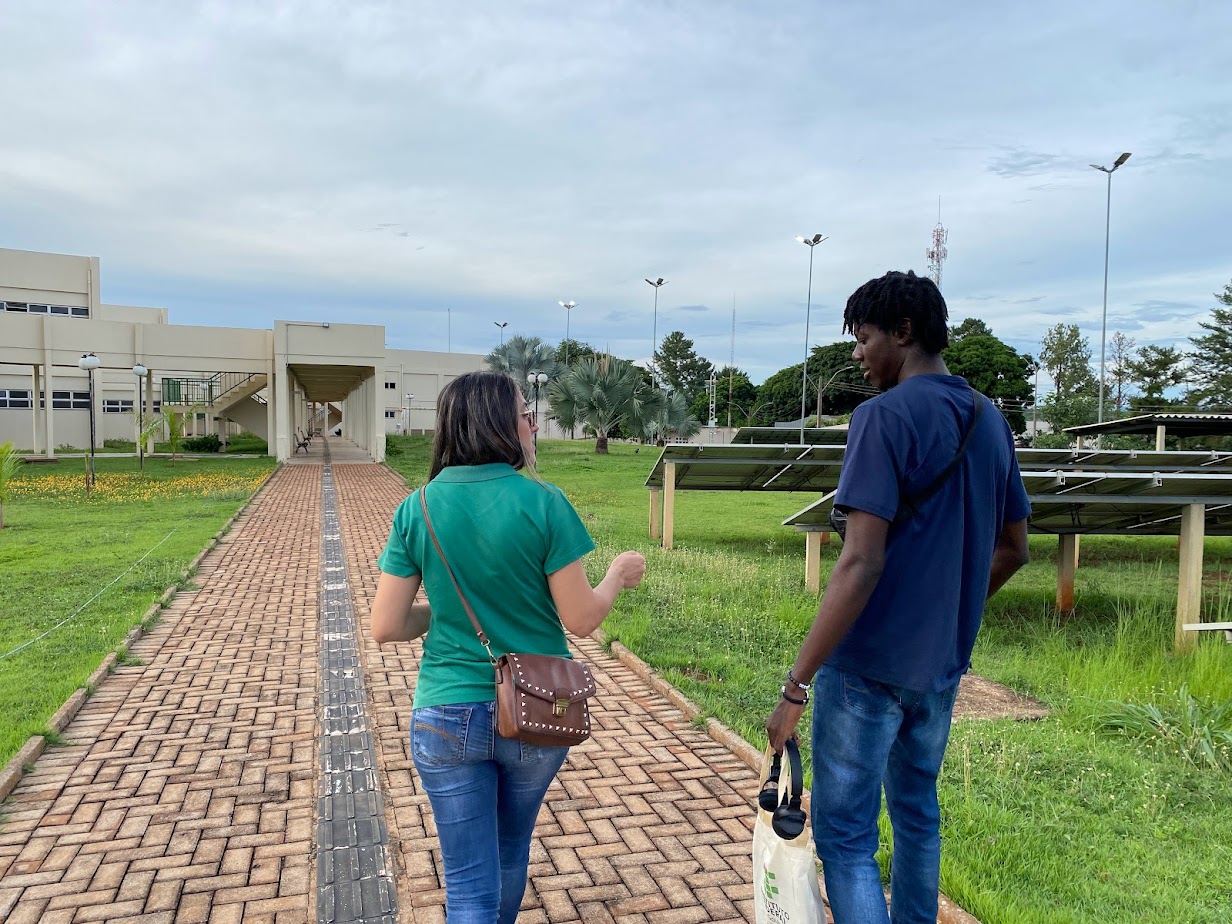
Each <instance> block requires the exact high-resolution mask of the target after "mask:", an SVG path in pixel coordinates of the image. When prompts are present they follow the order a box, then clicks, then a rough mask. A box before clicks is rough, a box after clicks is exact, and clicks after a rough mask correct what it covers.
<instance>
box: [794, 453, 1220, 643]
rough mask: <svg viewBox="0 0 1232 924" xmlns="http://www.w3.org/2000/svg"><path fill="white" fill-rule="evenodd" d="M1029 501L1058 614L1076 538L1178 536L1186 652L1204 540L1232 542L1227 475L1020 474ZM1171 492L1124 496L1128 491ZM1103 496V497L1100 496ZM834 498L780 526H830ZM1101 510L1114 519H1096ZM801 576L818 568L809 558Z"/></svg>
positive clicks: (1178, 631) (1180, 629) (1177, 639)
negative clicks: (1050, 541) (1045, 539)
mask: <svg viewBox="0 0 1232 924" xmlns="http://www.w3.org/2000/svg"><path fill="white" fill-rule="evenodd" d="M1022 477H1023V484H1024V486H1025V487H1026V488H1027V496H1028V499H1029V500H1030V501H1031V520H1030V526H1029V528H1030V529H1031V531H1032V532H1035V533H1043V534H1052V535H1056V536H1058V543H1059V546H1060V550H1059V552H1060V553H1059V555H1058V568H1057V608H1058V609H1059V610H1062V611H1066V610H1072V609H1073V572H1074V568H1075V567H1076V564H1077V543H1076V538H1077V537H1078V536H1082V535H1139V536H1141V535H1152V536H1159V535H1164V536H1171V535H1176V536H1179V537H1180V578H1179V580H1178V583H1177V615H1176V626H1175V634H1174V644H1175V647H1176V649H1177V651H1182V652H1183V651H1190V650H1192V649H1193V647H1194V645H1195V644H1196V641H1195V638H1194V636H1195V633H1194V632H1193V631H1192V630H1186V629H1185V628H1184V627H1185V626H1186V625H1193V624H1198V623H1200V621H1201V597H1202V590H1201V580H1202V577H1201V575H1202V551H1203V550H1202V546H1203V541H1204V539H1205V537H1206V536H1208V535H1211V536H1214V535H1220V536H1228V535H1232V473H1209V474H1194V473H1186V472H1179V473H1175V472H1152V473H1149V474H1147V473H1134V472H1125V471H1121V470H1117V471H1112V472H1090V471H1083V472H1073V471H1064V472H1024V473H1023V476H1022ZM1134 487H1137V488H1138V489H1139V490H1140V491H1145V492H1152V491H1156V490H1158V491H1160V492H1163V491H1167V492H1168V493H1136V494H1135V493H1126V490H1127V489H1129V488H1134ZM1101 489H1102V490H1101ZM833 506H834V494H833V493H830V494H827V495H826V496H825V497H822V498H821V499H820V500H818V501H815V502H814V503H812V504H809V505H808V506H807V507H805V508H804V509H803V510H800V511H799V512H797V513H795V514H793V515H792V516H790V517H788V518H787V519H786V520H784V521H783V525H784V526H793V527H795V528H796V529H799V530H802V531H806V532H807V531H810V530H812V531H817V530H821V529H823V528H824V527H826V526H828V524H829V517H830V510H831V509H832V508H833ZM1101 511H1109V512H1111V513H1112V514H1113V516H1112V518H1111V519H1097V515H1098V514H1099V513H1100V512H1101ZM810 553H811V549H809V550H806V561H805V575H806V580H807V579H808V575H809V574H811V573H812V571H813V570H814V569H815V567H816V563H814V562H813V561H812V560H811V558H808V557H807V555H808V554H810Z"/></svg>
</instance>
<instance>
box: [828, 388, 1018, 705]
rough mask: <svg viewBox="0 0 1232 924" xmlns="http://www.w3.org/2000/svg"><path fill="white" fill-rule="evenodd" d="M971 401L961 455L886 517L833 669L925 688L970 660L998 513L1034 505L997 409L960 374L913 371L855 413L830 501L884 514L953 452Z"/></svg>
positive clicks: (1001, 521) (1014, 515) (1014, 513)
mask: <svg viewBox="0 0 1232 924" xmlns="http://www.w3.org/2000/svg"><path fill="white" fill-rule="evenodd" d="M975 401H983V402H985V406H984V409H983V411H982V412H981V415H980V419H979V422H978V423H977V425H976V426H977V430H976V432H975V433H974V434H973V435H972V439H971V443H970V445H969V446H968V447H967V454H966V456H965V457H964V458H963V461H962V462H961V464H960V465H959V466H958V467H957V468H956V469H955V470H954V471H953V472H952V473H951V474H950V477H949V478H948V479H947V480H946V481H945V483H944V484H942V486H941V487H940V488H938V489H937V491H936V492H935V493H934V494H933V495H932V496H931V497H929V498H927V499H926V500H924V501H923V502H921V503H920V504H919V505H918V509H917V511H916V513H915V514H914V515H911V516H909V517H908V518H907V519H906V520H904V521H901V522H899V523H898V524H895V525H892V526H891V527H890V532H889V535H888V537H887V539H886V556H885V570H884V571H883V572H882V575H881V579H880V580H879V581H878V582H877V587H876V588H875V589H874V590H873V595H872V597H871V598H870V599H869V601H868V604H867V605H866V606H865V607H864V611H863V612H862V613H861V614H860V616H859V618H858V619H857V620H856V622H855V624H854V625H853V626H852V627H851V631H850V632H848V633H847V636H846V637H845V638H844V639H843V641H842V642H840V643H839V645H838V647H837V648H835V649H834V652H833V653H832V654H831V655H830V657H829V658H828V659H827V661H826V663H827V664H829V665H831V666H832V667H836V668H839V669H841V670H845V671H851V672H852V673H856V674H859V675H861V676H863V677H868V678H869V679H871V680H877V681H880V682H881V683H886V684H890V685H891V686H897V687H905V688H907V689H909V690H919V691H921V692H928V693H932V692H938V691H940V690H944V689H947V688H948V687H950V686H953V685H954V684H955V683H957V682H958V680H959V678H960V677H961V676H962V675H963V673H964V672H966V670H967V668H968V667H969V666H970V664H971V649H972V648H973V647H974V646H975V636H976V633H978V632H979V629H980V621H981V620H982V619H983V617H984V601H985V599H986V598H987V596H988V580H989V576H990V574H991V569H992V554H993V549H994V547H995V546H996V543H997V539H998V537H999V536H1000V535H1001V529H1002V527H1003V526H1004V525H1005V524H1006V523H1014V522H1017V521H1018V520H1025V519H1026V518H1027V517H1028V515H1029V514H1030V512H1031V506H1030V503H1029V502H1028V500H1027V492H1026V489H1025V488H1024V487H1023V483H1022V476H1021V475H1020V474H1019V471H1018V460H1017V459H1016V458H1015V456H1014V436H1013V433H1012V432H1011V431H1010V428H1009V424H1007V423H1006V421H1005V418H1004V417H1003V416H1002V415H1001V414H1000V412H999V411H998V410H997V409H996V408H995V407H993V406H992V403H991V402H990V401H988V399H987V398H985V397H984V396H983V395H981V394H979V393H977V392H975V391H973V390H972V389H971V388H970V386H968V385H967V383H966V381H964V380H963V379H961V378H959V377H958V376H951V375H915V376H911V377H910V378H908V379H905V380H904V381H903V382H901V383H900V384H898V385H896V386H894V387H893V388H891V389H890V390H889V391H887V392H885V393H883V394H880V395H878V396H877V397H876V398H873V399H871V400H869V401H866V402H864V403H863V404H861V405H860V406H859V407H857V408H856V410H855V413H854V414H852V416H851V427H850V431H849V433H848V438H847V453H846V455H845V457H844V458H843V471H842V474H841V475H840V477H839V485H838V493H837V494H836V496H835V499H834V501H835V506H838V507H844V508H847V509H855V510H862V511H864V512H866V513H871V514H874V515H876V516H879V517H881V518H882V519H884V520H889V521H891V523H893V521H894V518H895V516H896V515H897V514H898V511H899V505H900V501H901V500H902V498H905V497H908V496H910V495H912V494H915V493H916V492H918V491H921V490H923V489H925V488H926V487H928V486H929V485H930V484H931V483H932V482H933V481H934V480H935V479H936V478H937V476H938V475H940V474H941V472H942V471H943V470H944V469H945V467H946V466H947V465H949V463H950V461H951V460H952V459H953V458H954V454H955V452H956V451H957V449H958V444H959V442H960V441H961V440H962V437H963V434H964V433H965V432H966V430H967V428H968V427H969V426H970V425H971V422H972V420H973V417H974V413H975Z"/></svg>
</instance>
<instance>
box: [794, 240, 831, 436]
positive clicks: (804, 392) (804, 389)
mask: <svg viewBox="0 0 1232 924" xmlns="http://www.w3.org/2000/svg"><path fill="white" fill-rule="evenodd" d="M796 240H797V241H799V242H800V243H801V244H807V245H808V249H809V279H808V300H807V301H806V302H805V307H804V373H803V375H802V376H801V377H800V445H801V446H803V445H804V416H805V414H804V405H805V402H806V401H807V400H808V355H809V344H808V334H809V315H811V314H812V312H813V250H814V249H815V248H816V247H817V245H818V244H820V243H821V242H822V241H825V240H829V238H825V237H822V236H821V235H820V234H814V235H813V236H812V237H805V236H804V235H802V234H797V235H796Z"/></svg>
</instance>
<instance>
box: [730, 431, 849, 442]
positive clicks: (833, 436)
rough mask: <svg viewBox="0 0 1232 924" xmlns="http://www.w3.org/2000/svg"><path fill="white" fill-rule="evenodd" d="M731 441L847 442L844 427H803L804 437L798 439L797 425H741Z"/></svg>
mask: <svg viewBox="0 0 1232 924" xmlns="http://www.w3.org/2000/svg"><path fill="white" fill-rule="evenodd" d="M732 443H737V444H744V445H748V444H749V443H754V444H756V445H758V446H772V445H778V444H780V443H792V444H794V445H796V446H800V445H805V446H843V445H846V443H847V428H846V427H805V428H804V439H803V440H802V439H800V428H799V427H741V428H740V429H739V430H737V431H736V433H735V435H734V436H733V437H732Z"/></svg>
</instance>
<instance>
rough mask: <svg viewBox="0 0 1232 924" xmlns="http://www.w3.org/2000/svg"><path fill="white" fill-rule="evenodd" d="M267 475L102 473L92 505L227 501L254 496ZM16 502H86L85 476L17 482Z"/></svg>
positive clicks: (14, 488) (219, 472) (96, 485)
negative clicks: (201, 499) (207, 499)
mask: <svg viewBox="0 0 1232 924" xmlns="http://www.w3.org/2000/svg"><path fill="white" fill-rule="evenodd" d="M267 474H268V472H264V471H256V472H253V471H249V472H223V471H214V472H196V473H185V474H183V475H177V476H175V477H173V478H167V479H163V480H154V479H150V478H148V477H143V476H142V475H140V474H137V473H136V472H99V474H98V478H97V480H96V482H95V485H94V491H93V493H92V494H91V495H90V497H89V498H88V500H89V501H90V502H93V503H97V502H107V503H125V502H128V501H145V500H161V499H164V498H170V497H228V496H241V495H246V494H251V493H252V492H253V491H255V490H256V489H257V488H258V487H260V485H261V482H262V481H264V480H265V476H266V475H267ZM11 494H12V497H13V498H14V499H17V498H22V497H29V498H38V499H41V500H72V501H74V502H77V503H81V502H84V501H86V500H87V497H86V493H85V487H84V476H83V475H80V474H73V475H68V474H54V475H42V476H38V477H34V478H20V479H14V481H13V483H12V490H11Z"/></svg>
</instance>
